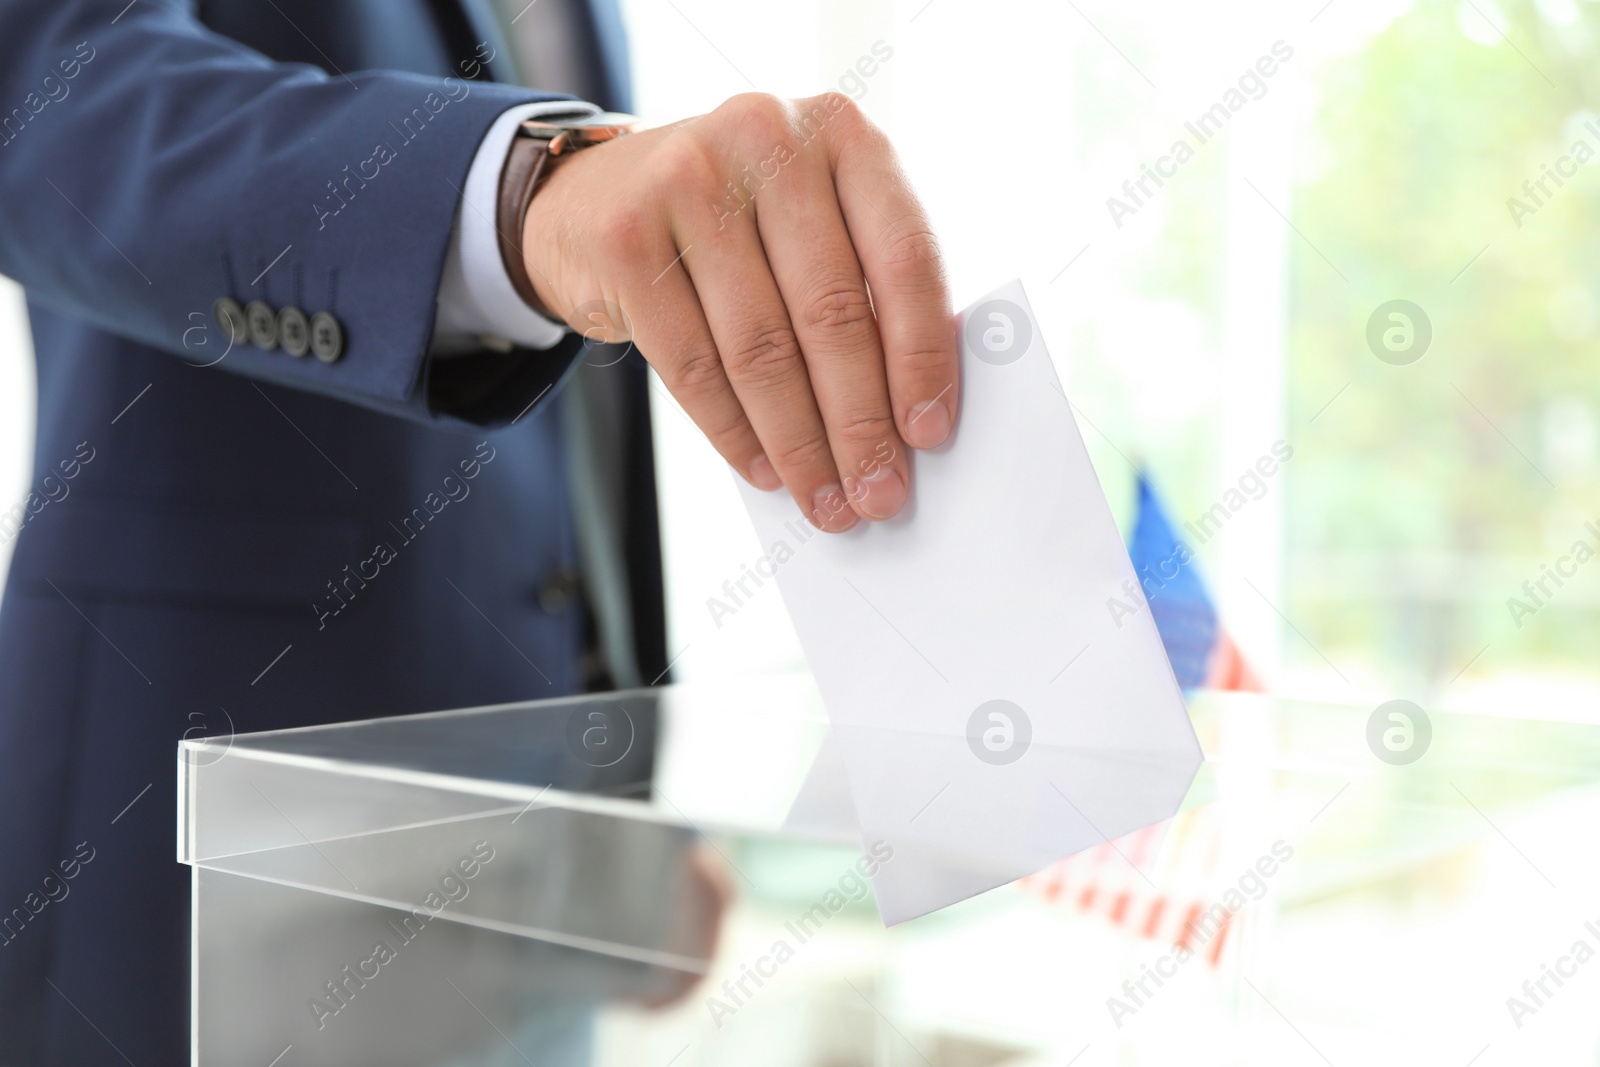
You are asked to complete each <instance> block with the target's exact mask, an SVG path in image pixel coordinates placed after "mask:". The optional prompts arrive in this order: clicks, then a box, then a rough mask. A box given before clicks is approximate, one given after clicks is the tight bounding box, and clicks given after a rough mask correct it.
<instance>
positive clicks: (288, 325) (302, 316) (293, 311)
mask: <svg viewBox="0 0 1600 1067" xmlns="http://www.w3.org/2000/svg"><path fill="white" fill-rule="evenodd" d="M278 340H279V341H280V342H282V344H283V350H284V351H285V352H287V353H289V354H290V355H291V356H303V355H305V354H306V353H307V352H309V351H311V323H310V322H308V321H307V320H306V313H305V312H304V311H301V310H300V309H299V308H296V307H288V308H284V309H283V310H282V311H280V312H278Z"/></svg>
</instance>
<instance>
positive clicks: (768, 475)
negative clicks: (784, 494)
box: [748, 452, 783, 493]
mask: <svg viewBox="0 0 1600 1067" xmlns="http://www.w3.org/2000/svg"><path fill="white" fill-rule="evenodd" d="M748 477H749V479H750V484H751V485H753V486H755V487H756V488H757V489H760V490H763V491H764V492H768V493H770V492H772V491H773V490H774V489H776V488H778V486H780V485H782V484H783V479H782V478H779V477H778V472H777V471H775V470H773V469H772V461H771V460H770V459H768V458H767V454H766V453H765V452H763V453H761V454H760V455H758V456H757V457H756V458H755V459H753V460H751V461H750V473H749V475H748Z"/></svg>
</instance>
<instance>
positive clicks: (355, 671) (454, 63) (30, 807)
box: [0, 0, 662, 1067]
mask: <svg viewBox="0 0 1600 1067" xmlns="http://www.w3.org/2000/svg"><path fill="white" fill-rule="evenodd" d="M487 2H488V0H270V2H263V0H203V2H195V0H187V2H185V0H135V2H133V3H131V4H129V3H128V2H127V0H49V2H43V3H42V2H39V0H0V205H3V206H0V273H3V274H6V275H8V276H10V277H12V278H14V279H17V280H18V281H20V282H21V283H22V284H23V286H24V287H25V288H26V290H27V294H28V300H29V315H30V318H31V321H32V326H33V332H34V343H35V348H36V351H37V364H38V382H39V419H38V437H37V445H36V454H35V462H34V471H33V483H32V490H33V492H32V495H31V496H30V497H29V499H28V500H27V501H25V502H24V506H23V507H22V508H21V509H20V514H19V511H18V509H12V511H11V512H6V513H0V537H4V538H7V539H9V538H10V537H11V536H12V534H13V533H14V532H15V531H16V528H17V527H19V526H20V533H18V534H17V536H16V537H15V554H14V558H13V562H12V567H11V573H10V579H9V582H8V584H7V586H6V589H5V599H4V605H3V609H0V811H3V812H5V813H6V815H5V818H4V819H0V1064H7V1065H15V1064H36V1063H49V1064H57V1063H60V1064H72V1065H74V1067H86V1065H94V1064H102V1063H103V1064H120V1063H123V1062H124V1059H123V1054H125V1055H126V1056H127V1057H129V1058H131V1060H132V1061H133V1062H135V1063H138V1064H140V1065H141V1067H143V1065H146V1064H174V1063H179V1062H186V1061H187V1051H186V1049H187V1031H186V1018H187V1003H188V1002H187V984H188V977H187V966H188V955H187V954H188V943H187V938H188V930H187V914H188V888H187V876H188V871H187V869H186V868H183V867H180V866H179V865H177V864H176V863H175V862H174V861H173V854H174V843H173V842H174V827H175V825H176V821H175V819H176V813H175V784H174V783H175V773H174V752H175V746H176V743H177V741H178V740H179V738H180V737H182V736H184V735H185V734H186V733H187V734H189V736H198V735H200V734H201V733H205V734H208V735H212V736H215V735H217V734H219V733H222V732H225V731H227V730H228V729H237V730H238V731H241V732H242V731H249V730H260V729H271V728H279V727H285V726H293V725H299V724H305V723H313V722H325V721H334V720H341V719H353V718H361V717H367V716H376V715H391V714H397V713H405V712H414V711H422V710H428V709H434V708H442V707H450V706H461V705H471V704H481V703H491V702H498V701H506V700H515V699H525V698H534V697H541V696H551V695H558V694H562V693H566V692H571V691H573V690H576V689H578V688H580V686H581V685H582V684H583V674H582V671H581V668H580V659H581V656H582V651H583V647H582V646H583V630H584V625H585V612H584V610H583V606H582V601H581V599H580V598H575V597H573V596H571V595H570V584H571V583H570V581H568V580H567V578H566V576H568V575H570V574H573V573H576V571H577V560H576V550H575V545H574V535H573V532H572V515H571V504H570V502H569V498H568V491H569V487H568V485H567V478H566V474H565V468H564V466H563V457H562V455H561V440H562V435H561V428H560V425H559V420H560V416H561V412H560V410H559V408H558V407H555V406H553V405H552V403H551V401H552V398H553V397H554V396H556V395H557V393H558V390H556V389H555V388H553V387H554V386H556V385H557V384H558V382H559V380H560V379H561V377H562V375H563V373H564V372H566V371H568V369H569V368H570V367H571V366H572V365H573V363H574V358H573V357H574V353H575V349H574V348H573V346H571V345H568V346H565V347H563V348H562V349H560V350H557V351H554V352H527V351H520V350H518V351H513V352H510V353H500V352H493V351H485V352H481V353H476V354H471V355H467V356H464V357H460V358H457V359H451V360H435V359H432V358H430V357H429V355H428V350H429V342H430V334H431V332H432V327H433V318H434V307H435V294H436V291H437V288H438V284H439V277H440V273H441V268H442V265H443V262H444V259H445V253H446V248H447V244H448V241H449V239H450V232H451V225H452V221H453V218H454V215H455V212H456V209H457V204H458V201H459V197H458V194H457V191H456V190H457V188H459V187H460V186H461V185H462V184H463V181H464V178H465V175H466V172H467V169H468V167H469V165H470V163H471V161H472V158H473V154H474V152H475V150H476V148H477V145H478V143H479V141H480V139H481V138H482V136H483V134H484V133H485V132H486V131H487V129H488V127H489V126H490V124H491V123H492V122H493V120H494V119H495V118H496V117H497V116H498V115H499V114H500V113H501V112H502V111H503V110H504V109H505V108H507V107H508V106H511V105H513V104H517V103H521V102H524V101H530V100H537V99H542V98H545V97H546V96H547V95H548V94H540V93H537V92H533V91H530V90H526V89H521V88H516V87H512V86H509V85H506V84H495V83H494V81H493V80H492V79H493V78H495V77H496V76H503V75H504V74H505V73H506V71H507V69H508V68H506V67H505V65H504V62H505V60H504V57H505V45H504V43H503V42H501V41H500V39H499V37H498V35H497V33H496V31H495V29H494V24H493V20H492V18H491V17H490V12H489V11H488V10H487V8H486V5H487ZM125 5H126V6H125ZM583 10H584V11H585V12H586V13H587V15H588V18H587V20H583V21H585V26H584V33H585V35H586V36H587V39H588V43H589V45H590V48H591V52H592V54H591V55H590V56H589V59H590V60H591V61H592V62H593V63H595V64H599V65H601V67H602V68H603V70H604V72H605V81H604V83H603V84H605V85H606V86H607V87H608V93H609V95H610V99H603V100H599V101H596V102H598V103H601V104H602V105H603V106H608V107H615V108H620V107H625V106H626V104H627V100H626V94H627V90H628V87H627V84H626V76H625V70H626V67H625V63H624V60H623V56H622V55H621V51H620V49H621V35H620V25H619V22H618V16H617V12H616V10H615V8H614V7H613V6H612V4H611V0H591V2H589V3H588V4H586V5H583ZM486 60H487V62H485V61H486ZM447 77H448V78H450V80H449V81H446V80H445V79H446V78H447ZM379 146H387V148H388V152H386V153H383V155H384V156H387V157H388V158H386V159H385V160H384V161H383V162H381V164H379V169H378V173H377V175H376V176H375V177H373V176H372V167H371V165H366V164H364V161H367V160H370V159H373V158H374V157H375V155H378V154H379V153H378V148H379ZM347 168H348V169H347ZM358 168H359V170H360V172H361V173H363V174H365V175H367V176H368V177H367V180H365V181H364V182H362V183H360V184H348V183H346V181H345V179H346V178H347V176H348V175H349V174H351V173H353V172H357V171H358ZM336 187H337V191H336ZM335 206H337V209H338V210H337V212H336V213H335V212H334V208H335ZM223 296H227V297H231V298H233V299H235V300H237V301H238V302H239V303H241V304H244V303H246V302H248V301H250V300H253V299H262V300H265V301H267V302H268V303H269V304H271V305H273V306H274V307H279V306H284V305H289V304H294V305H296V306H298V307H300V308H302V309H304V310H305V312H306V313H307V314H312V313H314V312H316V311H321V310H327V311H330V312H333V313H334V314H335V315H337V317H338V318H339V320H340V321H341V322H342V323H343V326H344V330H345V335H346V338H347V345H346V351H345V354H344V356H343V358H342V359H340V360H339V361H337V362H335V363H331V364H329V363H324V362H321V361H319V360H317V359H314V358H299V359H297V358H293V357H291V356H288V355H286V354H285V353H284V352H283V351H282V350H281V349H280V350H279V351H275V352H266V351H262V350H259V349H256V348H253V347H251V346H249V345H242V346H234V347H233V348H232V349H231V350H229V349H228V343H227V338H225V337H223V336H222V333H221V331H220V330H219V328H218V327H217V326H215V325H214V324H213V323H212V321H211V309H212V305H213V303H214V301H216V300H217V298H219V297H223ZM225 351H226V353H227V354H226V355H225V356H223V353H224V352H225ZM218 357H222V358H221V359H220V361H219V360H218ZM634 359H635V360H636V357H634ZM625 372H626V373H630V374H633V375H635V379H634V385H633V387H632V389H631V392H630V393H629V395H630V396H631V397H632V398H633V400H632V404H633V407H632V409H631V410H632V414H633V416H634V420H633V424H634V426H635V427H636V428H644V427H647V421H646V419H647V416H646V413H645V410H644V393H643V380H642V368H640V367H638V366H636V365H630V367H629V368H625ZM648 447H649V446H648V434H647V432H641V433H639V434H638V435H637V436H636V438H635V439H634V440H633V441H632V443H631V444H630V445H628V448H629V449H630V453H631V458H632V460H633V461H634V464H633V468H632V469H633V472H634V473H633V475H632V477H633V478H634V479H635V480H636V484H635V485H634V486H633V490H634V491H633V492H632V493H631V494H630V496H631V499H632V501H633V503H634V504H635V505H637V509H636V513H635V516H634V517H635V519H636V520H637V522H638V526H639V529H638V531H635V533H636V536H635V537H634V538H633V539H632V540H631V541H630V549H629V551H630V556H631V562H632V563H634V564H636V568H635V574H636V576H637V575H643V576H644V579H645V584H649V580H650V579H651V577H652V573H653V572H652V568H653V567H656V566H658V564H657V563H654V562H652V560H653V552H654V547H655V543H654V511H653V509H654V496H653V487H652V486H651V485H650V483H649V454H648ZM5 503H6V502H0V507H3V506H4V504H5ZM654 580H655V582H656V584H657V585H658V582H659V579H658V572H654ZM639 595H640V598H641V599H642V601H643V603H644V607H643V608H642V609H639V613H640V614H641V615H642V616H645V617H646V618H647V619H648V618H650V617H651V612H652V611H654V612H655V614H657V615H658V614H659V591H658V588H657V589H642V590H641V591H640V594H639ZM642 631H643V636H642V637H641V639H640V651H641V657H640V658H641V660H642V661H643V662H642V663H641V667H642V668H643V669H644V671H645V676H646V677H651V676H653V675H654V674H655V673H656V669H653V668H657V667H658V665H659V664H660V660H661V659H662V656H661V654H660V652H659V648H658V645H659V630H658V628H657V629H654V630H652V628H651V626H650V625H648V624H647V625H645V626H644V627H642ZM130 805H131V806H130ZM85 855H89V856H92V858H91V859H89V860H88V861H87V862H84V860H83V857H84V856H85ZM69 866H70V868H71V869H72V870H73V872H74V873H73V877H72V878H70V879H66V878H65V876H64V872H65V871H66V870H67V869H68V868H69ZM47 879H48V880H49V881H48V882H47ZM57 898H59V899H57ZM69 1001H70V1003H69ZM89 1020H92V1021H93V1025H92V1026H91V1025H90V1022H89ZM96 1028H98V1032H97V1030H96ZM113 1045H115V1046H116V1050H120V1052H119V1051H116V1050H114V1049H113V1047H112V1046H113Z"/></svg>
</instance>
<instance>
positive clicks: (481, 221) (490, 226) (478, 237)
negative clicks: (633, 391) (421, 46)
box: [432, 100, 600, 355]
mask: <svg viewBox="0 0 1600 1067" xmlns="http://www.w3.org/2000/svg"><path fill="white" fill-rule="evenodd" d="M599 110H600V109H599V108H597V107H595V106H594V105H593V104H588V103H584V102H583V101H580V100H546V101H544V102H542V103H537V104H519V105H518V106H516V107H513V108H511V109H509V110H508V111H506V112H504V113H503V114H501V116H500V117H499V118H498V119H496V120H495V122H494V125H493V126H490V127H489V132H488V133H487V134H485V135H484V138H483V143H482V144H480V145H479V146H478V154H477V155H476V156H474V157H473V159H472V169H471V170H469V171H468V172H467V183H466V186H465V187H464V188H463V189H462V190H461V192H462V196H461V204H460V206H458V207H457V208H456V221H455V226H454V228H453V229H452V230H451V233H450V250H449V253H448V254H447V255H446V256H445V263H444V275H443V277H441V278H440V280H439V295H438V302H439V309H438V316H437V318H436V319H435V320H434V330H433V346H432V350H433V352H434V354H436V355H448V354H449V353H451V352H460V351H465V350H471V349H478V348H482V347H485V346H488V347H495V348H500V347H509V345H510V344H511V343H515V344H519V345H523V346H526V347H528V348H553V347H555V345H557V344H558V343H560V341H561V339H562V338H563V337H565V336H566V333H567V326H566V323H563V322H557V321H556V320H554V319H550V318H546V317H545V316H543V315H541V314H539V313H538V312H537V311H535V310H533V308H531V307H529V306H528V305H527V303H526V302H525V301H524V300H523V299H522V297H520V296H518V295H517V291H516V290H515V289H514V288H512V286H511V277H510V275H508V274H507V273H506V266H505V263H504V261H503V260H502V259H501V258H500V237H499V233H498V232H497V231H496V229H495V223H494V219H495V214H496V209H497V208H498V206H499V202H500V172H501V171H502V170H503V169H504V168H505V162H506V156H507V154H508V153H509V152H510V151H511V139H512V137H514V136H515V135H516V132H517V126H518V125H519V124H521V123H522V122H523V121H525V120H527V119H534V118H547V117H549V116H552V115H563V116H578V115H592V114H595V113H597V112H598V111H599ZM497 342H498V343H497Z"/></svg>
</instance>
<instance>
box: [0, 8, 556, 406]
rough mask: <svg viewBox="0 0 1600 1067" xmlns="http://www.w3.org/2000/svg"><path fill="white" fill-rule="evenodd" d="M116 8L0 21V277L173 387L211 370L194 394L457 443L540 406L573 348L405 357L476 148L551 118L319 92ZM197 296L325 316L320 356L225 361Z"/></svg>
mask: <svg viewBox="0 0 1600 1067" xmlns="http://www.w3.org/2000/svg"><path fill="white" fill-rule="evenodd" d="M122 5H123V0H51V2H49V3H39V2H38V0H0V203H4V204H6V205H7V207H6V209H5V210H4V211H0V273H5V274H7V275H10V276H11V277H13V278H15V279H17V280H18V281H20V282H21V283H22V284H23V286H24V287H26V289H27V290H28V294H29V297H30V298H31V299H33V300H36V301H39V302H40V303H43V304H45V305H48V306H51V307H53V308H55V309H58V310H61V311H64V312H66V313H69V314H72V315H75V316H78V317H81V318H83V319H85V320H88V321H89V322H91V323H93V324H94V325H96V326H98V327H99V328H101V329H104V330H107V331H110V332H113V333H117V334H120V335H122V336H126V337H129V338H132V339H134V340H137V341H140V342H142V343H144V344H145V345H148V346H151V347H154V348H158V349H164V350H166V351H168V352H171V353H173V354H174V355H175V356H178V357H180V358H184V359H186V360H187V361H189V362H190V363H193V364H195V365H197V366H199V365H203V364H210V363H212V361H214V360H216V359H217V357H218V355H220V354H221V353H222V352H224V351H226V352H227V355H226V356H225V357H224V358H222V359H221V360H220V361H219V362H216V363H215V369H211V370H196V372H195V373H197V374H199V373H216V372H217V371H219V370H221V371H232V372H234V373H238V374H243V375H247V376H250V377H252V378H257V379H261V380H266V381H271V382H276V383H278V384H280V385H285V386H289V387H292V388H297V389H304V390H308V391H311V392H316V393H322V394H326V395H329V396H335V397H339V398H342V399H346V400H350V401H352V402H355V403H359V404H363V405H365V406H368V407H372V408H377V409H380V410H384V411H388V412H391V413H394V414H399V415H404V416H407V417H411V418H417V419H440V420H447V421H448V420H465V421H469V422H473V423H479V424H485V423H487V424H493V423H499V422H505V421H510V420H513V419H515V418H516V417H518V416H519V415H520V414H521V413H522V412H525V411H526V410H527V409H528V406H529V405H530V404H532V403H533V402H534V401H536V400H537V399H538V398H539V397H541V396H544V395H546V394H547V393H548V392H549V391H550V387H551V386H553V385H554V384H555V383H556V381H557V379H558V378H559V377H560V376H561V375H562V374H563V372H564V371H565V370H566V369H567V368H568V366H569V365H570V363H571V362H572V357H573V354H574V352H575V351H576V346H575V345H574V344H571V343H568V344H564V345H562V346H560V347H558V348H557V349H554V350H547V351H542V352H532V351H527V350H513V351H512V352H510V353H503V352H490V351H485V352H482V353H477V354H474V355H469V356H465V357H462V356H457V357H454V358H451V359H448V360H445V359H441V360H437V361H435V360H433V359H430V357H429V355H428V348H429V343H430V340H431V336H432V333H433V322H434V314H435V298H436V294H437V291H438V288H439V281H440V275H441V272H442V270H443V266H444V261H445V255H446V252H447V249H448V246H449V242H450V237H451V227H452V224H453V222H454V220H455V214H456V211H457V208H458V205H459V203H460V201H461V194H460V189H461V188H462V187H463V184H464V181H465V176H466V174H467V171H468V168H469V167H470V165H471V163H472V159H473V155H474V152H475V151H476V149H477V147H478V144H479V142H480V141H481V140H482V138H483V136H484V134H485V133H486V132H487V131H488V129H489V127H490V126H491V125H492V124H493V122H494V120H495V119H496V117H497V116H499V115H500V114H501V113H502V112H503V111H505V110H506V109H507V108H508V107H512V106H514V105H516V104H520V103H526V102H530V101H536V100H548V99H558V97H555V96H554V95H553V94H541V93H537V92H533V91H529V90H525V89H520V88H513V87H509V86H504V85H495V84H490V83H487V82H482V81H475V80H470V79H467V78H465V77H462V78H438V77H426V76H421V75H414V74H405V73H397V72H386V71H361V72H356V71H352V72H349V73H348V74H337V73H336V74H331V75H330V74H328V73H325V72H324V71H322V70H319V69H317V68H314V67H310V66H305V65H300V64H287V63H277V62H274V61H272V60H270V59H268V58H267V57H265V56H263V55H261V54H260V53H258V52H255V51H253V50H251V49H249V48H246V47H244V46H243V45H240V44H238V43H237V42H234V41H231V40H229V39H227V38H225V37H222V36H220V35H218V34H215V33H212V32H211V31H209V30H207V29H206V28H205V27H204V26H202V25H201V24H200V23H199V22H198V21H197V20H196V19H195V18H194V16H193V15H192V13H191V11H190V6H189V5H188V4H185V3H181V2H178V0H138V2H136V3H133V4H131V5H129V6H128V7H127V8H126V9H123V6H122ZM119 10H121V14H120V15H119V14H118V12H119ZM474 73H475V72H474ZM220 297H230V298H232V299H234V300H237V301H238V302H239V303H240V304H241V305H242V304H247V303H248V302H249V301H251V300H258V299H259V300H264V301H266V302H267V303H268V304H270V305H272V306H273V307H274V308H279V307H283V306H290V305H292V306H295V307H298V308H300V309H301V310H302V311H304V312H305V314H306V315H307V316H311V315H314V314H316V313H317V312H319V311H329V312H331V313H333V314H334V315H335V316H336V317H337V318H338V320H339V322H340V323H341V325H342V327H343V330H344V337H345V351H344V355H343V357H342V358H340V359H339V360H338V361H337V362H333V363H324V362H321V361H320V360H318V359H316V358H295V357H292V356H290V355H288V354H286V353H285V352H283V351H282V350H281V349H279V350H276V351H271V352H268V351H263V350H261V349H259V348H256V347H254V346H252V345H250V344H249V342H248V341H246V342H245V343H243V344H234V345H232V347H231V348H230V347H229V344H230V339H229V338H228V337H227V336H225V334H224V331H223V330H222V329H221V328H220V327H218V326H217V325H216V323H215V322H214V320H213V317H212V308H213V305H214V303H215V302H216V301H217V299H218V298H220Z"/></svg>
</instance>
